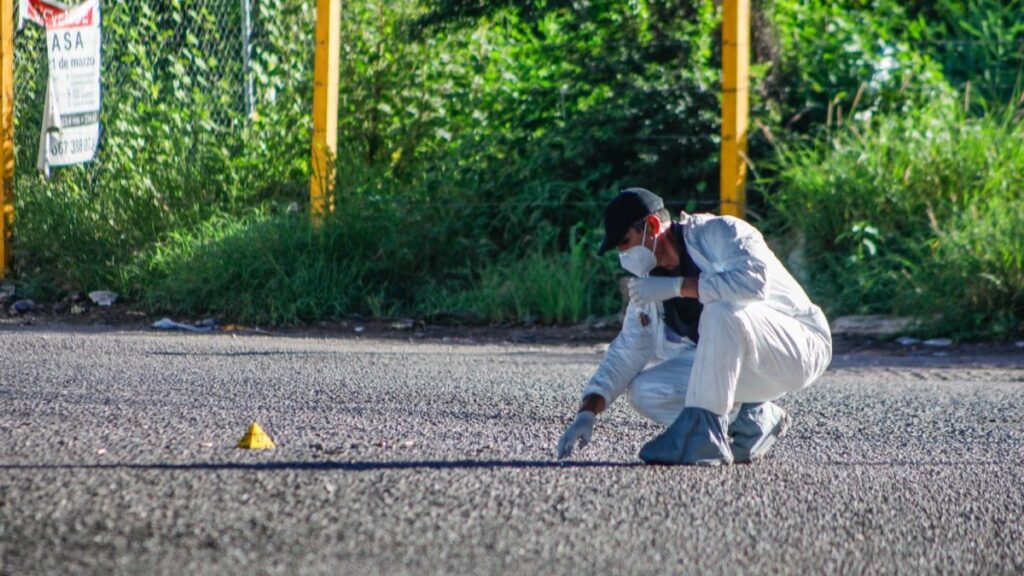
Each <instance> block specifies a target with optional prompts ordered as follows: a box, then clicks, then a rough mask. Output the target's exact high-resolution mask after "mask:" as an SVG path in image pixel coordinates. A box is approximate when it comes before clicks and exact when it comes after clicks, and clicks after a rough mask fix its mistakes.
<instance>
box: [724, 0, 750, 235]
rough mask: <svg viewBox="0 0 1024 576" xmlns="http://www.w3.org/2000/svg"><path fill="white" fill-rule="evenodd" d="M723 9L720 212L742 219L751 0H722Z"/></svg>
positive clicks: (743, 213) (745, 199)
mask: <svg viewBox="0 0 1024 576" xmlns="http://www.w3.org/2000/svg"><path fill="white" fill-rule="evenodd" d="M722 8H723V14H722V158H721V179H722V184H721V200H722V207H721V213H722V214H728V215H732V216H737V217H739V218H743V217H744V216H745V209H746V205H747V193H746V186H745V185H746V179H747V165H746V161H745V160H746V154H747V122H748V119H749V118H748V117H749V110H750V93H749V79H750V73H749V71H750V0H724V1H723V2H722Z"/></svg>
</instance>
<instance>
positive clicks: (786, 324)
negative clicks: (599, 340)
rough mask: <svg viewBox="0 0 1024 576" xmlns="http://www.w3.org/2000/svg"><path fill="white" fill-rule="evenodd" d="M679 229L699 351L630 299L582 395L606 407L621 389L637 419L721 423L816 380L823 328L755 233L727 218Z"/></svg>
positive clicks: (828, 346) (655, 312)
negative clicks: (690, 271)
mask: <svg viewBox="0 0 1024 576" xmlns="http://www.w3.org/2000/svg"><path fill="white" fill-rule="evenodd" d="M680 224H681V227H682V233H683V238H684V240H685V242H686V250H687V252H688V253H689V254H690V257H691V258H693V261H694V263H695V264H696V265H697V266H698V267H699V268H700V269H701V275H700V281H699V284H698V291H699V296H700V301H701V303H702V304H703V305H704V309H703V312H702V313H701V316H700V325H699V334H700V339H699V344H697V345H696V346H694V344H693V342H691V341H690V340H689V339H682V342H672V341H670V340H669V339H667V338H666V332H665V331H666V330H670V328H668V327H667V326H666V325H665V322H664V320H663V317H664V313H663V307H662V303H660V302H659V303H657V304H647V305H638V304H636V303H635V302H630V303H629V306H628V307H627V309H626V318H625V320H624V321H623V326H622V331H621V332H620V333H619V335H618V336H617V337H616V338H615V340H613V341H612V343H611V345H610V346H609V347H608V352H607V353H606V355H605V357H604V360H603V361H602V362H601V365H600V366H599V367H598V369H597V371H596V372H595V373H594V375H593V377H591V379H590V382H589V383H588V384H587V386H586V387H585V388H584V390H583V396H584V397H586V396H587V395H589V394H599V395H601V396H603V397H604V399H605V402H606V405H607V406H610V405H611V404H612V403H613V402H614V401H615V399H616V398H618V397H619V396H620V395H622V394H623V393H624V392H627V391H628V393H629V396H628V399H629V401H630V403H631V404H632V405H633V406H634V407H635V408H636V410H637V411H638V412H639V413H640V414H641V415H643V416H645V417H647V418H650V419H651V420H654V421H656V422H658V423H661V424H663V425H665V426H668V425H669V424H671V423H672V422H673V421H674V420H675V419H676V416H678V415H679V413H680V412H681V411H682V409H683V408H684V407H690V406H693V407H698V408H703V409H705V410H709V411H711V412H714V413H715V414H718V415H719V416H725V415H727V414H728V413H729V412H730V411H731V410H732V408H733V406H734V405H738V404H739V403H743V402H764V401H768V400H774V399H776V398H779V397H780V396H782V395H784V394H786V393H787V392H793V391H796V390H800V389H801V388H803V387H805V386H807V385H809V384H811V383H812V382H814V381H815V380H817V379H818V377H820V376H821V375H822V373H824V372H825V369H826V368H827V367H828V365H829V363H830V362H831V361H832V336H831V333H830V331H829V326H828V321H827V320H826V319H825V315H824V314H823V313H822V311H821V309H820V308H818V307H817V306H816V305H814V304H813V303H812V302H811V300H810V299H809V298H808V297H807V294H806V293H804V290H803V288H801V287H800V284H798V283H797V281H796V279H794V278H793V276H792V275H791V274H790V273H789V271H788V270H786V268H785V267H784V266H783V265H782V262H780V261H779V259H778V258H777V257H776V256H775V254H774V253H773V252H772V251H771V249H769V248H768V245H767V244H765V241H764V238H763V237H762V236H761V233H760V232H759V231H758V230H757V229H756V228H754V227H753V226H751V225H750V224H747V223H746V222H744V221H743V220H740V219H738V218H733V217H731V216H711V215H705V214H701V215H686V214H684V215H683V218H682V221H681V222H680ZM642 315H646V319H649V322H647V325H646V326H644V322H642V321H641V316H642ZM674 339H675V340H679V338H674ZM649 364H650V368H647V366H648V365H649ZM645 368H647V369H646V370H645Z"/></svg>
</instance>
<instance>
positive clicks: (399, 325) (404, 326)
mask: <svg viewBox="0 0 1024 576" xmlns="http://www.w3.org/2000/svg"><path fill="white" fill-rule="evenodd" d="M415 327H416V321H415V320H410V319H408V318H406V319H404V320H399V321H398V322H392V323H391V328H393V329H394V330H412V329H413V328H415Z"/></svg>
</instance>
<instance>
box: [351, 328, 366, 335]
mask: <svg viewBox="0 0 1024 576" xmlns="http://www.w3.org/2000/svg"><path fill="white" fill-rule="evenodd" d="M353 330H355V331H356V334H362V333H363V332H365V331H366V326H356V327H355V328H353Z"/></svg>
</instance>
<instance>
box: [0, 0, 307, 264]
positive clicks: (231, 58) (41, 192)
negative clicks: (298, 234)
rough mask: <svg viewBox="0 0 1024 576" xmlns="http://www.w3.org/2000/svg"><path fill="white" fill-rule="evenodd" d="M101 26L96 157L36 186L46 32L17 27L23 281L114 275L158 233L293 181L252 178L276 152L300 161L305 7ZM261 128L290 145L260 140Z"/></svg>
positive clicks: (192, 9) (210, 1)
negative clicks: (110, 270) (109, 270)
mask: <svg viewBox="0 0 1024 576" xmlns="http://www.w3.org/2000/svg"><path fill="white" fill-rule="evenodd" d="M72 3H74V2H72ZM15 4H17V2H16V3H15ZM268 11H272V13H273V14H274V16H275V18H273V19H270V18H267V17H265V15H266V14H267V13H268ZM101 12H102V35H103V43H102V55H101V61H102V67H101V85H102V94H103V106H102V112H101V137H100V145H99V149H98V153H97V157H96V158H95V159H94V160H93V161H92V162H89V163H85V164H80V165H76V166H71V167H64V168H57V169H54V170H53V174H52V177H51V178H50V179H48V180H47V179H45V178H43V176H42V175H41V174H40V173H38V172H37V171H36V154H37V150H38V145H39V139H40V127H41V126H40V125H41V122H42V115H43V110H44V106H45V96H46V85H47V74H48V70H47V46H46V35H45V30H44V29H43V28H42V27H40V26H37V25H34V24H32V23H26V24H25V25H24V26H23V28H21V29H20V30H18V31H17V32H16V34H15V38H14V53H15V58H14V59H15V66H14V76H15V117H14V141H15V147H16V172H15V184H14V185H15V198H16V205H17V213H18V216H17V220H16V239H15V265H16V269H17V270H18V272H19V273H20V275H21V276H23V277H24V276H32V275H33V272H47V271H50V272H52V271H59V270H62V269H63V270H67V269H68V268H69V267H70V268H72V269H81V270H84V271H85V272H86V274H85V276H86V277H88V276H90V271H95V272H99V271H100V270H103V269H104V268H105V267H109V266H110V264H112V263H115V262H123V255H124V254H126V253H129V252H131V251H133V250H137V249H138V248H140V247H141V246H143V245H144V244H145V243H146V242H151V241H153V240H155V239H159V238H160V237H161V235H162V234H164V233H167V232H169V231H171V230H174V229H177V228H179V227H181V226H183V225H184V226H187V225H189V224H192V223H197V222H199V221H201V220H202V219H203V218H204V216H205V215H208V214H212V213H215V212H217V211H219V210H222V209H225V208H226V209H230V208H231V207H237V206H240V205H243V204H245V203H246V202H247V199H248V198H250V197H252V196H254V195H257V194H258V193H259V191H260V190H261V187H263V186H266V183H267V182H268V181H271V180H278V179H283V180H288V179H294V178H293V176H294V175H292V174H288V175H283V174H281V173H280V171H277V172H275V170H274V169H273V166H269V165H268V166H267V167H266V169H262V168H261V165H262V164H264V163H263V162H261V160H262V159H264V158H267V157H272V156H280V155H281V151H282V147H283V146H289V145H291V147H292V148H293V149H294V150H292V151H291V154H293V155H294V156H295V157H296V158H298V157H299V155H301V154H303V153H304V152H308V134H309V131H308V128H307V127H306V123H308V121H309V119H308V118H309V115H308V113H307V112H306V111H307V110H308V107H309V104H308V103H307V102H305V100H307V99H308V91H307V87H308V86H309V85H310V84H311V78H309V74H307V73H306V72H307V71H308V70H309V69H311V67H312V54H313V50H312V46H313V35H312V30H313V25H314V20H313V18H314V16H313V10H312V8H311V7H310V6H309V2H304V1H296V0H267V1H256V0H132V1H131V2H115V1H107V2H102V3H101ZM303 114H305V116H304V117H303ZM299 118H301V120H299ZM271 126H276V127H280V126H287V127H288V132H289V133H288V134H285V135H283V136H282V135H272V134H269V133H268V130H270V127H271ZM300 141H302V142H303V143H304V144H305V149H302V148H301V147H300V146H298V145H297V144H298V142H300ZM281 164H282V163H281V162H277V163H274V166H279V165H281ZM284 164H286V165H287V163H284ZM49 276H53V275H52V274H49ZM58 276H59V275H58Z"/></svg>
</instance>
